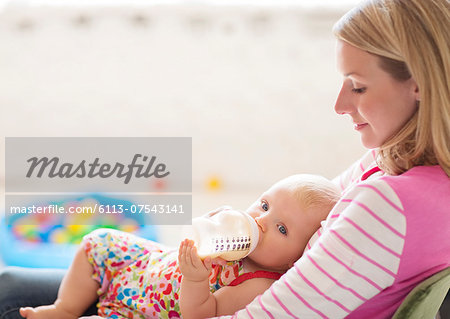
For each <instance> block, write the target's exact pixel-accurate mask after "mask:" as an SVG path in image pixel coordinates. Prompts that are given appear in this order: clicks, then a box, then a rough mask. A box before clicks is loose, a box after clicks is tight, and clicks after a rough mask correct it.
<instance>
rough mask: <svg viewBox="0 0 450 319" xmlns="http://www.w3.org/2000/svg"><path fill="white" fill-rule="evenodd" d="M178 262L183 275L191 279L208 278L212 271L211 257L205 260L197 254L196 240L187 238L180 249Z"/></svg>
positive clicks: (201, 279) (200, 279)
mask: <svg viewBox="0 0 450 319" xmlns="http://www.w3.org/2000/svg"><path fill="white" fill-rule="evenodd" d="M178 263H179V267H180V271H181V273H182V274H183V277H184V278H185V279H187V280H190V281H203V280H207V279H208V277H209V274H210V273H211V257H206V258H205V260H204V261H202V260H201V259H200V257H199V256H198V254H197V248H196V247H195V246H194V241H193V240H190V239H185V240H183V241H182V242H181V244H180V248H179V250H178Z"/></svg>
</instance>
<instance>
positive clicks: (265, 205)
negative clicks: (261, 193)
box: [261, 202, 269, 212]
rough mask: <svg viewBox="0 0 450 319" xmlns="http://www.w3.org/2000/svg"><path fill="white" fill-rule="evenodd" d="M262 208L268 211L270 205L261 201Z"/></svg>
mask: <svg viewBox="0 0 450 319" xmlns="http://www.w3.org/2000/svg"><path fill="white" fill-rule="evenodd" d="M261 208H262V209H263V210H264V211H265V212H267V211H268V210H269V205H268V204H267V203H266V202H261Z"/></svg>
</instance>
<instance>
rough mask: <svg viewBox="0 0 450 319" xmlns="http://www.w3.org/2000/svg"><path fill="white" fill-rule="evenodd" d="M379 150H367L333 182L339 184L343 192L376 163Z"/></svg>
mask: <svg viewBox="0 0 450 319" xmlns="http://www.w3.org/2000/svg"><path fill="white" fill-rule="evenodd" d="M376 158H377V150H375V149H373V150H369V151H367V152H366V153H365V154H364V155H363V156H362V157H361V158H360V159H359V160H358V161H356V162H355V163H353V164H352V165H351V166H350V167H349V168H348V169H346V170H345V171H344V172H342V173H341V174H339V175H338V176H336V177H335V178H334V179H333V183H335V184H336V185H338V186H339V187H340V189H341V191H342V192H344V190H346V189H347V188H348V187H349V186H350V185H352V184H353V183H354V182H356V181H358V180H359V179H360V178H361V175H362V174H363V173H364V172H365V171H367V170H368V169H369V168H370V167H372V166H374V165H375V161H376Z"/></svg>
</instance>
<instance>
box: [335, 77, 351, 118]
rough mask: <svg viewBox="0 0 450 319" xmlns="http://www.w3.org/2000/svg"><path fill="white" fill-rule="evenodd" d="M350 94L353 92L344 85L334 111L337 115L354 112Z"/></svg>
mask: <svg viewBox="0 0 450 319" xmlns="http://www.w3.org/2000/svg"><path fill="white" fill-rule="evenodd" d="M349 93H351V92H350V91H349V89H348V88H347V87H346V85H345V84H343V85H342V87H341V90H340V91H339V94H338V96H337V99H336V103H335V105H334V111H335V112H336V113H337V114H349V113H352V112H353V109H354V107H353V104H352V101H351V96H350V94H349Z"/></svg>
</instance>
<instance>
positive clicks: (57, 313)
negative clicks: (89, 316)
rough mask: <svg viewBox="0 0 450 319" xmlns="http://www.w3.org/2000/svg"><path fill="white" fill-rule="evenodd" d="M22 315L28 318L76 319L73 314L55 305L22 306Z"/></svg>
mask: <svg viewBox="0 0 450 319" xmlns="http://www.w3.org/2000/svg"><path fill="white" fill-rule="evenodd" d="M19 312H20V315H21V316H22V317H24V318H27V319H76V318H78V316H76V315H73V314H71V313H69V312H67V311H65V310H63V309H60V308H59V307H56V306H55V305H49V306H41V307H36V308H31V307H26V308H20V310H19Z"/></svg>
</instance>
